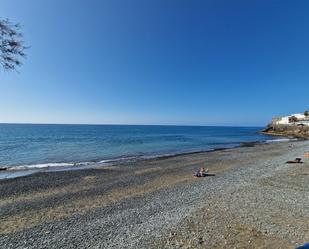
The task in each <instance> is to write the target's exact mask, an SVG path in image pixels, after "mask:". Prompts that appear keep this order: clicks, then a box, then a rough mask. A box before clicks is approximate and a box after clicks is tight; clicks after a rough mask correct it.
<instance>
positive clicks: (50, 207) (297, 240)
mask: <svg viewBox="0 0 309 249" xmlns="http://www.w3.org/2000/svg"><path fill="white" fill-rule="evenodd" d="M293 144H294V147H293V148H290V147H289V145H290V143H284V142H283V143H274V144H268V145H258V146H255V147H241V148H235V149H228V150H223V151H215V152H209V153H196V154H188V155H182V156H176V157H170V158H164V159H157V160H149V161H143V162H136V163H132V164H128V165H116V166H113V167H110V168H104V169H103V168H98V169H92V170H80V171H68V172H56V173H40V174H35V175H31V176H27V177H22V178H17V179H11V180H2V181H0V218H1V223H0V248H295V246H296V245H299V244H302V243H304V242H306V241H309V202H308V200H309V191H308V190H309V185H308V183H309V162H305V163H303V164H299V165H290V164H286V163H285V162H286V161H287V160H291V159H294V158H296V157H302V155H303V154H304V152H305V151H307V150H309V142H308V141H301V142H294V143H293ZM205 163H206V165H207V167H208V168H209V169H210V172H211V173H215V174H216V175H215V176H213V177H206V178H199V179H196V178H193V177H192V171H193V169H196V168H197V167H199V166H200V165H204V164H205Z"/></svg>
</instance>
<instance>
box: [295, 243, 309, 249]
mask: <svg viewBox="0 0 309 249" xmlns="http://www.w3.org/2000/svg"><path fill="white" fill-rule="evenodd" d="M296 249H309V243H305V244H303V245H302V246H299V247H296Z"/></svg>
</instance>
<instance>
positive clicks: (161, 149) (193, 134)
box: [0, 124, 273, 170]
mask: <svg viewBox="0 0 309 249" xmlns="http://www.w3.org/2000/svg"><path fill="white" fill-rule="evenodd" d="M261 129H262V127H214V126H143V125H41V124H0V167H6V168H8V169H11V170H12V169H14V170H27V169H44V168H59V167H79V168H82V167H86V166H92V165H95V166H100V165H109V164H113V163H115V162H125V161H132V160H133V161H134V160H139V159H147V158H155V157H160V156H166V155H176V154H182V153H188V152H199V151H209V150H214V149H218V148H231V147H236V146H239V145H241V144H242V143H248V142H266V141H268V140H271V139H273V138H272V137H270V136H265V135H261V134H258V131H259V130H261Z"/></svg>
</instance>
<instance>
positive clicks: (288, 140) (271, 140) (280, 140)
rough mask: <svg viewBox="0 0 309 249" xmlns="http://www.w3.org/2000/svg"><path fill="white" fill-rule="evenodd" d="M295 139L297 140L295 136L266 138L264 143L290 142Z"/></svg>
mask: <svg viewBox="0 0 309 249" xmlns="http://www.w3.org/2000/svg"><path fill="white" fill-rule="evenodd" d="M297 140H298V139H297V138H277V139H270V140H266V143H278V142H292V141H297Z"/></svg>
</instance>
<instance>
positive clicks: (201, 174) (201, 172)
mask: <svg viewBox="0 0 309 249" xmlns="http://www.w3.org/2000/svg"><path fill="white" fill-rule="evenodd" d="M194 176H196V177H205V176H208V169H205V168H203V167H202V168H200V170H199V171H196V172H194Z"/></svg>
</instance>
